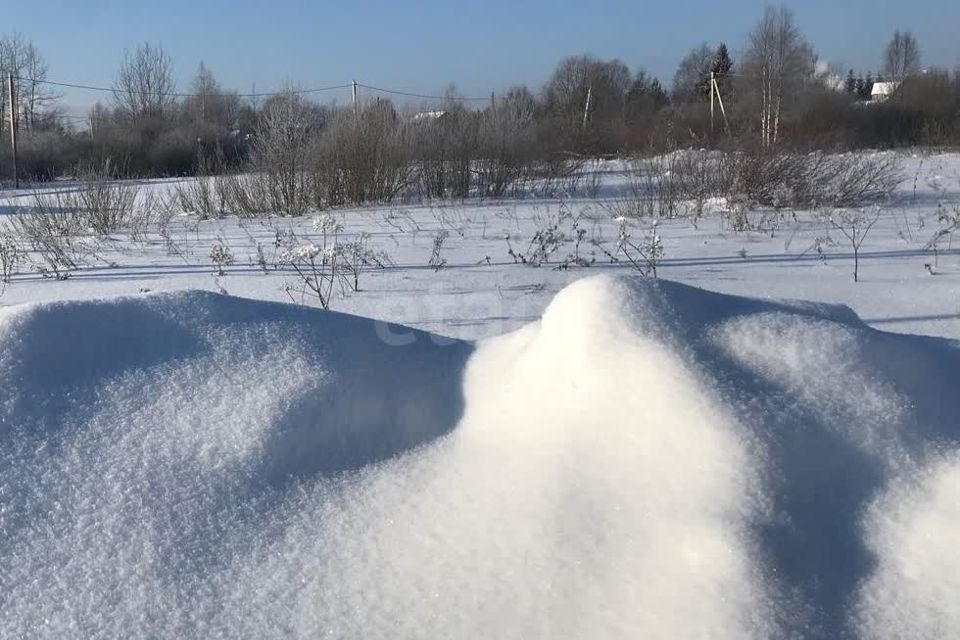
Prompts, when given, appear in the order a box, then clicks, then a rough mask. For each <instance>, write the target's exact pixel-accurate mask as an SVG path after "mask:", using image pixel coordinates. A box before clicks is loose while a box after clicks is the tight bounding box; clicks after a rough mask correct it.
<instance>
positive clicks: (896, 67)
mask: <svg viewBox="0 0 960 640" xmlns="http://www.w3.org/2000/svg"><path fill="white" fill-rule="evenodd" d="M919 71H920V47H919V46H918V45H917V39H916V38H914V37H913V34H912V33H910V32H909V31H899V30H898V31H894V32H893V37H892V38H890V42H889V43H888V44H887V48H886V49H885V50H884V52H883V72H884V73H885V74H886V75H887V77H889V78H891V79H893V80H903V79H904V78H906V77H907V76H912V75H914V74H916V73H917V72H919Z"/></svg>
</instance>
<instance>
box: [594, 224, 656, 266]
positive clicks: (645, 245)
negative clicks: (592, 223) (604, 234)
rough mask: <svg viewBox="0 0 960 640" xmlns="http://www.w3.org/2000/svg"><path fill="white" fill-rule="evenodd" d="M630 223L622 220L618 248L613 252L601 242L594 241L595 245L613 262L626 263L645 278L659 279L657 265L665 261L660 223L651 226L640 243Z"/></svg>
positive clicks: (618, 235) (618, 234)
mask: <svg viewBox="0 0 960 640" xmlns="http://www.w3.org/2000/svg"><path fill="white" fill-rule="evenodd" d="M629 225H630V221H629V220H627V219H621V220H620V228H619V231H618V233H617V246H616V248H615V249H614V250H613V251H610V250H609V249H607V248H606V247H605V246H604V244H603V243H602V242H600V241H599V240H595V241H594V245H595V246H596V247H597V248H598V249H600V251H602V252H603V253H604V254H605V255H606V256H607V257H608V258H609V259H610V261H611V262H616V263H620V262H623V261H625V262H626V263H627V264H629V265H630V266H631V267H632V268H633V269H634V270H635V271H637V272H639V273H640V275H642V276H643V277H647V276H652V277H654V278H656V277H657V265H658V264H660V261H661V260H662V259H663V242H662V240H661V238H660V234H659V232H658V231H657V226H658V223H657V221H656V220H654V221H653V224H652V225H651V226H650V229H648V230H647V232H646V233H645V234H644V236H643V239H642V240H640V241H639V242H637V241H635V240H634V239H633V235H632V234H631V232H630V228H629Z"/></svg>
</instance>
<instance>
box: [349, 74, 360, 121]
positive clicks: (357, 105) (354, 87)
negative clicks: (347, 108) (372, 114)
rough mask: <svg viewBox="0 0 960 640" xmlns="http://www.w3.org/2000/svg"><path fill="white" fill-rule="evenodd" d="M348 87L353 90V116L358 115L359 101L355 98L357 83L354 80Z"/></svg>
mask: <svg viewBox="0 0 960 640" xmlns="http://www.w3.org/2000/svg"><path fill="white" fill-rule="evenodd" d="M350 87H351V88H352V89H353V115H357V114H359V113H360V101H359V98H358V97H357V81H356V80H354V81H353V82H351V83H350Z"/></svg>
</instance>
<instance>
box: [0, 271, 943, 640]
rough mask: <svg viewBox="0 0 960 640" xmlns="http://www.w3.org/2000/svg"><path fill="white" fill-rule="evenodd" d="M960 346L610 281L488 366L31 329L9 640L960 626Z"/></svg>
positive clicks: (819, 312) (793, 309) (29, 311)
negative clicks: (959, 385) (36, 639)
mask: <svg viewBox="0 0 960 640" xmlns="http://www.w3.org/2000/svg"><path fill="white" fill-rule="evenodd" d="M958 373H960V350H958V349H957V345H956V344H955V343H952V342H949V341H945V340H939V339H931V338H922V337H917V336H904V335H893V334H885V333H881V332H878V331H875V330H872V329H870V328H869V327H867V326H866V325H864V324H863V323H861V322H860V321H859V320H858V319H857V317H856V316H855V315H854V314H853V313H852V312H851V311H849V310H848V309H846V308H842V307H832V306H825V305H815V304H808V303H779V302H767V301H759V300H751V299H746V298H736V297H730V296H723V295H719V294H714V293H709V292H705V291H701V290H698V289H694V288H691V287H686V286H683V285H678V284H674V283H670V282H648V281H638V280H632V279H628V278H615V277H609V276H601V277H595V278H588V279H584V280H580V281H578V282H576V283H574V284H572V285H570V286H569V287H568V288H567V289H565V290H563V291H562V292H561V293H559V294H558V295H557V296H556V298H555V299H554V301H553V302H552V303H551V304H550V306H549V308H548V309H547V310H546V312H545V313H544V316H543V318H542V320H541V321H539V322H535V323H533V324H531V325H529V326H527V327H525V328H523V329H521V330H519V331H517V332H515V333H512V334H508V335H505V336H501V337H498V338H494V339H492V340H488V341H485V342H482V343H480V344H479V345H476V346H474V345H470V344H467V343H463V342H457V341H451V340H447V339H444V338H440V337H438V336H433V335H429V334H426V333H421V332H416V331H413V330H410V329H405V328H403V327H397V326H391V325H385V324H383V323H377V322H374V321H371V320H366V319H363V318H357V317H351V316H346V315H342V314H336V313H332V312H319V311H311V310H307V309H302V308H297V307H291V306H288V305H278V304H271V303H263V302H254V301H250V300H240V299H234V298H229V297H225V296H217V295H211V294H204V293H197V292H187V293H181V294H166V295H156V296H147V297H143V298H129V299H119V300H111V301H95V302H77V303H57V304H50V305H43V306H32V307H21V308H14V309H11V310H7V311H5V312H3V315H2V316H0V393H2V395H0V636H2V637H19V636H22V635H23V636H31V637H33V636H40V637H118V636H136V637H158V636H160V637H198V638H205V637H264V638H268V637H315V636H320V635H326V636H331V637H490V638H513V637H516V638H520V637H524V638H530V637H542V638H547V637H549V638H554V637H570V638H582V637H597V638H636V637H645V638H646V637H649V638H702V637H711V638H743V637H753V638H770V637H804V638H808V637H809V638H836V637H863V638H887V637H889V638H894V637H911V638H939V637H950V636H955V635H958V634H960V605H958V604H957V602H960V579H958V578H957V576H960V548H958V546H957V545H956V540H957V537H958V536H960V506H958V505H960V452H958V451H960V423H958V420H957V416H958V415H960V397H958V394H956V393H952V391H953V390H954V389H955V387H956V382H955V379H956V378H955V376H956V375H957V374H958Z"/></svg>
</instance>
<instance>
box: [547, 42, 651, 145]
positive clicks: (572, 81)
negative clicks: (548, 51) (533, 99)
mask: <svg viewBox="0 0 960 640" xmlns="http://www.w3.org/2000/svg"><path fill="white" fill-rule="evenodd" d="M631 81H632V78H631V76H630V70H629V69H628V68H627V66H626V65H625V64H623V63H622V62H621V61H619V60H608V61H604V60H597V59H596V58H593V57H591V56H576V57H572V58H566V59H564V60H562V61H561V62H560V64H558V65H557V68H556V70H555V71H554V72H553V75H551V76H550V80H549V81H548V82H547V85H546V87H544V90H543V97H544V103H545V106H546V107H547V109H548V111H549V112H550V114H551V115H552V116H553V117H554V118H557V119H558V121H559V123H560V124H561V127H562V133H565V134H567V135H569V134H570V133H576V135H577V136H580V135H581V134H582V133H583V132H584V131H583V130H585V132H586V133H588V134H590V136H591V137H593V138H603V137H605V138H610V137H611V135H610V133H611V131H610V130H611V128H615V127H616V126H617V125H618V124H622V122H623V115H624V107H625V99H626V95H627V92H628V91H629V90H630V84H631ZM588 96H589V100H588V99H587V98H588ZM607 142H608V143H609V142H610V141H609V140H608V141H607Z"/></svg>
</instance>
